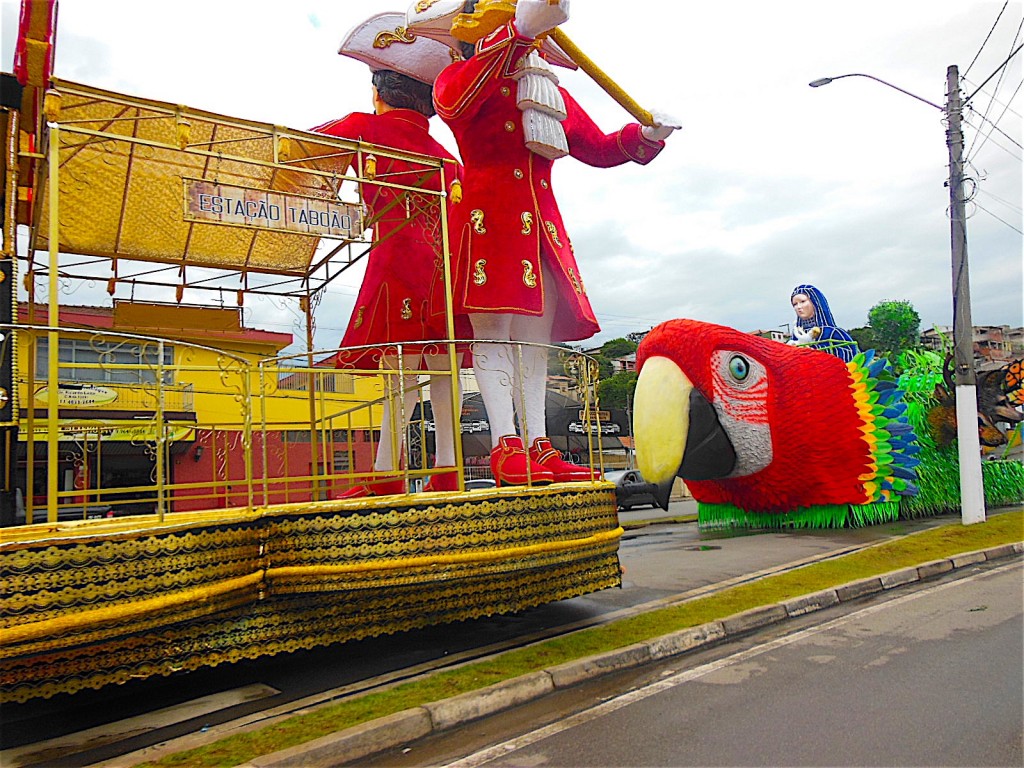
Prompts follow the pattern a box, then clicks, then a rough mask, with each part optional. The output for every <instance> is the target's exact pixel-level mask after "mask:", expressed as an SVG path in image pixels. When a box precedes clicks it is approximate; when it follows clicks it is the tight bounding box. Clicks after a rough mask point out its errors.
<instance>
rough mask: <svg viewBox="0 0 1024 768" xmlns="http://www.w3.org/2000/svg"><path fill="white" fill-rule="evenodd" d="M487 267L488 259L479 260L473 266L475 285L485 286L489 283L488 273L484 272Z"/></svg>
mask: <svg viewBox="0 0 1024 768" xmlns="http://www.w3.org/2000/svg"><path fill="white" fill-rule="evenodd" d="M486 266H487V259H479V260H478V261H477V262H476V264H474V265H473V285H483V284H484V283H486V282H487V273H486V272H484V267H486Z"/></svg>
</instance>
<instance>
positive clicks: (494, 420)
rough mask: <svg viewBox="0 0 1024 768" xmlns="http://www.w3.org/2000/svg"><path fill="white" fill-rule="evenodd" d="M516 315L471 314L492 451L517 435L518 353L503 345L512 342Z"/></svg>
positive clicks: (475, 360)
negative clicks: (514, 408) (506, 437)
mask: <svg viewBox="0 0 1024 768" xmlns="http://www.w3.org/2000/svg"><path fill="white" fill-rule="evenodd" d="M513 317H515V315H503V314H502V315H499V314H482V313H481V314H472V315H470V316H469V321H470V323H471V324H472V325H473V336H474V337H475V338H477V339H488V340H493V341H479V342H474V344H473V371H474V373H476V383H477V386H478V387H480V396H481V397H483V400H484V408H486V409H487V421H488V422H489V423H490V425H491V447H492V448H496V447H497V446H498V440H499V439H500V438H502V437H505V436H506V435H514V434H515V433H516V425H515V416H514V411H513V408H512V402H513V398H514V393H513V382H514V380H515V369H516V365H515V360H514V355H515V351H514V350H513V349H512V347H511V345H509V344H501V343H494V342H501V341H506V340H508V339H511V338H512V336H511V331H512V318H513Z"/></svg>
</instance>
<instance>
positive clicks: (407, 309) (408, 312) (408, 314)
mask: <svg viewBox="0 0 1024 768" xmlns="http://www.w3.org/2000/svg"><path fill="white" fill-rule="evenodd" d="M402 319H403V320H412V299H402Z"/></svg>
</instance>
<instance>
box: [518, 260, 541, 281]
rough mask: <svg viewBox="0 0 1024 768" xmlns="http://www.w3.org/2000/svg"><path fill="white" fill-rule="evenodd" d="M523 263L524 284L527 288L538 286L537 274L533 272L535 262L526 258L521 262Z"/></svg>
mask: <svg viewBox="0 0 1024 768" xmlns="http://www.w3.org/2000/svg"><path fill="white" fill-rule="evenodd" d="M521 263H522V265H523V284H524V285H525V286H526V287H527V288H536V287H537V275H535V274H534V273H533V264H531V263H530V262H529V261H527V260H526V259H523V261H522V262H521Z"/></svg>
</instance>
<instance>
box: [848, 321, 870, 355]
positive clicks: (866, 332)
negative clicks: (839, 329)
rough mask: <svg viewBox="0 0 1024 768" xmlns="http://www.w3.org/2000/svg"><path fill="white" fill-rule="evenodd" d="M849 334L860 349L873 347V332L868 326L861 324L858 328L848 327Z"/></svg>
mask: <svg viewBox="0 0 1024 768" xmlns="http://www.w3.org/2000/svg"><path fill="white" fill-rule="evenodd" d="M849 332H850V335H851V336H852V337H853V340H854V341H856V342H857V346H858V347H859V348H860V349H862V350H863V349H874V348H875V333H874V331H872V330H871V328H870V327H869V326H866V325H865V326H861V327H860V328H850V331H849Z"/></svg>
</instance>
